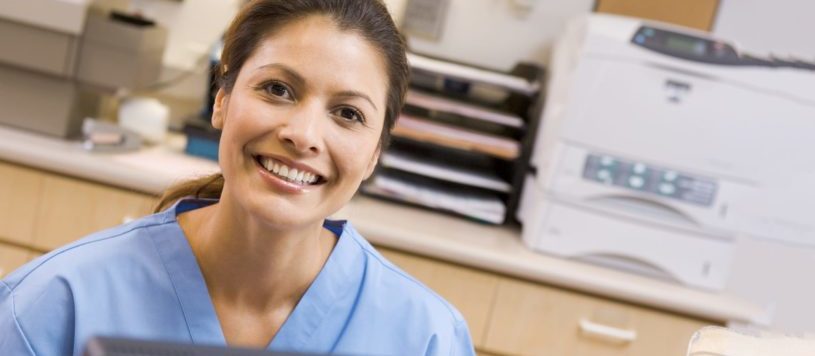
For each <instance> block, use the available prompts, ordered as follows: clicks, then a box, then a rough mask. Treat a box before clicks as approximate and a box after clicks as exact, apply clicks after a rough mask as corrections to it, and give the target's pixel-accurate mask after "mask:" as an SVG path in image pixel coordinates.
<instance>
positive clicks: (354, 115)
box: [337, 107, 365, 123]
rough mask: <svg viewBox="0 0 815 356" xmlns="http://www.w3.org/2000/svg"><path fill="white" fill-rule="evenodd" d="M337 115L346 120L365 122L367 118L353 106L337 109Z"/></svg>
mask: <svg viewBox="0 0 815 356" xmlns="http://www.w3.org/2000/svg"><path fill="white" fill-rule="evenodd" d="M337 115H338V116H339V117H341V118H343V119H345V120H346V121H353V122H360V123H365V118H364V117H363V116H362V114H361V113H360V112H359V111H357V110H355V109H352V108H348V107H345V108H339V109H337Z"/></svg>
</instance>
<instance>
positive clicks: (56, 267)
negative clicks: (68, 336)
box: [3, 213, 172, 291]
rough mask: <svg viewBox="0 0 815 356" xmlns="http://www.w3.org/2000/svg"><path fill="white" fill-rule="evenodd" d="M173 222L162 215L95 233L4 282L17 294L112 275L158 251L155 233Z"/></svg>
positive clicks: (44, 256)
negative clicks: (56, 281) (44, 285)
mask: <svg viewBox="0 0 815 356" xmlns="http://www.w3.org/2000/svg"><path fill="white" fill-rule="evenodd" d="M171 222H172V221H168V220H167V216H166V214H165V213H159V214H153V215H149V216H146V217H143V218H140V219H137V220H134V221H131V222H129V223H126V224H123V225H119V226H116V227H112V228H109V229H105V230H102V231H98V232H95V233H92V234H90V235H88V236H85V237H83V238H80V239H78V240H76V241H74V242H71V243H69V244H67V245H64V246H62V247H59V248H57V249H55V250H52V251H50V252H48V253H46V254H44V255H42V256H40V257H38V258H36V259H34V260H32V261H31V262H29V263H27V264H25V265H23V266H22V267H20V268H19V269H17V270H15V271H14V272H12V273H10V274H9V275H7V276H6V277H5V278H4V279H3V282H4V284H5V285H6V287H7V288H8V289H10V290H11V291H14V290H16V289H17V288H26V287H35V286H37V285H40V284H42V283H41V282H42V281H44V280H49V279H53V278H62V279H71V277H77V279H79V280H81V279H82V278H88V277H89V276H90V275H93V274H99V273H103V272H104V273H109V272H111V269H116V268H117V266H125V265H128V264H130V263H132V262H134V260H136V259H141V258H144V257H145V256H144V255H145V254H146V253H149V252H151V250H154V249H155V247H153V244H152V242H151V241H150V238H149V237H150V235H152V234H153V233H154V231H151V230H152V229H153V228H158V229H161V228H162V227H163V226H162V225H167V224H169V223H171ZM131 266H132V264H131ZM80 276H81V278H80Z"/></svg>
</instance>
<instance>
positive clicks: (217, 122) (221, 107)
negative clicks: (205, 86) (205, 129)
mask: <svg viewBox="0 0 815 356" xmlns="http://www.w3.org/2000/svg"><path fill="white" fill-rule="evenodd" d="M228 104H229V94H227V93H226V91H224V89H223V88H220V89H218V92H217V93H216V94H215V103H214V104H212V127H214V128H216V129H218V130H223V128H224V120H225V119H226V109H227V106H228Z"/></svg>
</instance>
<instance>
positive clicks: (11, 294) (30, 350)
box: [0, 280, 36, 355]
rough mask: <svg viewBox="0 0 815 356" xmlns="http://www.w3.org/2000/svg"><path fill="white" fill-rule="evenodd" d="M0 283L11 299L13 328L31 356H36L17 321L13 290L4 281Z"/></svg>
mask: <svg viewBox="0 0 815 356" xmlns="http://www.w3.org/2000/svg"><path fill="white" fill-rule="evenodd" d="M0 283H3V287H5V288H6V290H8V293H9V298H11V317H12V318H13V319H14V327H16V328H17V331H18V332H19V333H20V336H21V337H22V338H23V341H25V347H26V348H28V352H30V353H31V355H36V353H34V348H33V347H32V346H31V343H30V342H29V341H28V337H27V336H26V335H25V331H24V330H23V326H22V325H20V322H19V320H17V304H16V302H15V300H14V290H13V289H11V287H10V286H9V285H8V284H7V283H6V281H3V280H0Z"/></svg>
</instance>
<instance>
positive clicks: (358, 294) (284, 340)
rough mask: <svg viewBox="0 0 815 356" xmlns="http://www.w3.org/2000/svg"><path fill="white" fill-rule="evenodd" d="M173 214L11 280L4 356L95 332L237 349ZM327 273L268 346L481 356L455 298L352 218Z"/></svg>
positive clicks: (338, 226)
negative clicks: (410, 270)
mask: <svg viewBox="0 0 815 356" xmlns="http://www.w3.org/2000/svg"><path fill="white" fill-rule="evenodd" d="M211 203H212V201H204V200H182V201H180V202H179V203H176V205H174V206H173V207H172V208H170V209H167V210H166V211H164V212H161V213H158V214H155V215H151V216H147V217H145V218H142V219H139V220H136V221H134V222H132V223H129V224H126V225H122V226H119V227H116V228H113V229H110V230H106V231H102V232H99V233H96V234H93V235H90V236H88V237H86V238H83V239H81V240H78V241H76V242H74V243H72V244H70V245H67V246H65V247H62V248H60V249H58V250H54V251H52V252H51V253H49V254H47V255H44V256H42V257H40V258H38V259H36V260H34V261H32V262H30V263H28V264H27V265H25V266H23V267H21V268H20V269H18V270H17V271H15V272H14V273H12V274H10V275H8V276H7V277H6V278H5V279H4V280H3V281H2V283H0V355H70V354H73V355H81V353H82V351H83V350H84V347H85V343H86V342H87V340H88V338H89V337H91V336H94V335H105V336H119V337H131V338H141V339H151V340H166V341H175V342H191V343H195V344H207V345H226V341H225V339H224V335H223V332H222V331H221V326H220V324H219V322H218V318H217V316H216V314H215V309H214V307H213V305H212V301H211V300H210V297H209V292H208V290H207V286H206V283H205V281H204V277H203V275H202V274H201V269H200V268H199V267H198V263H197V262H196V259H195V256H194V255H193V252H192V249H191V248H190V246H189V244H188V243H187V239H186V237H185V236H184V233H183V232H182V230H181V228H180V227H179V225H178V221H177V220H176V215H177V214H180V213H182V212H185V211H189V210H192V209H196V208H199V207H202V206H205V205H207V204H211ZM325 227H326V228H328V229H329V230H331V231H332V232H334V234H335V235H337V236H339V241H338V242H337V245H336V246H335V248H334V251H332V253H331V256H330V257H329V258H328V261H327V262H326V264H325V265H324V266H323V269H322V271H320V273H319V274H318V275H317V278H316V279H315V280H314V282H313V283H312V284H311V286H310V287H309V288H308V290H307V291H306V293H305V294H304V295H303V297H302V299H301V300H300V302H299V303H298V304H297V306H296V307H295V309H294V311H292V313H291V315H289V318H288V319H287V320H286V321H285V323H284V324H283V326H282V327H281V328H280V330H279V331H278V333H277V335H276V336H275V337H274V339H273V340H272V342H271V343H270V344H269V346H268V348H269V349H270V350H278V351H296V352H313V353H339V354H345V355H359V354H363V355H370V354H374V355H474V351H473V346H472V344H471V341H470V335H469V331H468V329H467V325H466V323H465V321H464V319H463V318H462V316H461V314H459V312H458V311H457V310H456V309H455V308H453V307H452V306H451V305H450V304H449V303H447V302H446V301H445V300H444V299H442V298H441V297H439V296H438V295H437V294H435V293H434V292H433V291H431V290H430V289H428V288H427V287H426V286H424V285H423V284H421V283H420V282H418V281H416V280H415V279H413V278H412V277H410V276H409V275H407V274H406V273H405V272H403V271H402V270H400V269H399V268H397V267H396V266H394V265H393V264H391V263H390V262H388V261H387V260H385V258H384V257H382V255H380V254H379V253H378V252H377V251H376V250H374V248H373V247H372V246H371V245H370V244H369V243H368V242H367V241H365V239H364V238H362V237H361V236H360V235H359V233H357V231H356V230H354V228H353V227H352V226H351V224H350V223H348V222H346V221H326V223H325Z"/></svg>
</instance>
